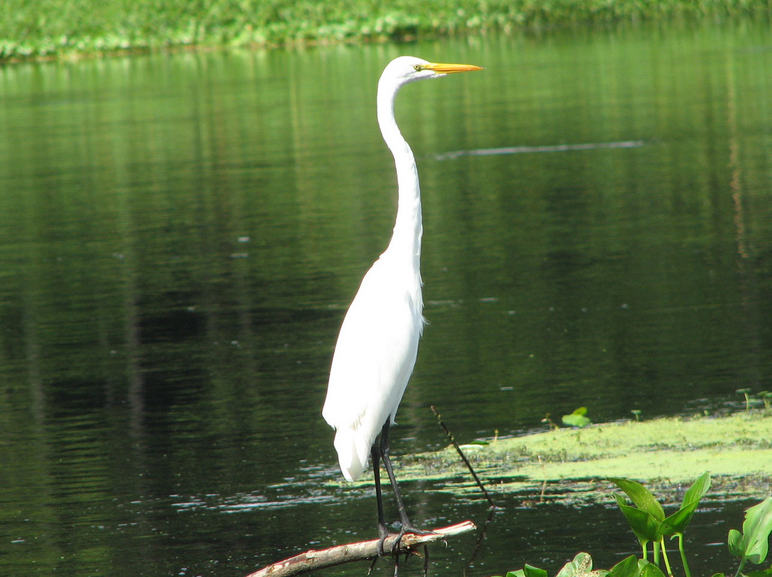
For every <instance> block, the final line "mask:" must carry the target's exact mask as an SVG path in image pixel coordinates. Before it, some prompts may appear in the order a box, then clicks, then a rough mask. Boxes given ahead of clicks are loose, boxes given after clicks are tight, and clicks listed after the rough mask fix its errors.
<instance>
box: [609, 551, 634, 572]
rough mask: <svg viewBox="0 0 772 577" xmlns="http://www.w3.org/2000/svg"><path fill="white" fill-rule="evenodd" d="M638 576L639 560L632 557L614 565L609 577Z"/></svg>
mask: <svg viewBox="0 0 772 577" xmlns="http://www.w3.org/2000/svg"><path fill="white" fill-rule="evenodd" d="M637 576H638V558H637V557H636V556H635V555H630V556H629V557H626V558H625V559H622V560H621V561H620V562H619V563H617V564H616V565H614V566H613V567H612V568H611V571H609V574H608V577H637Z"/></svg>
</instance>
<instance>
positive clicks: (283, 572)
mask: <svg viewBox="0 0 772 577" xmlns="http://www.w3.org/2000/svg"><path fill="white" fill-rule="evenodd" d="M475 529H476V527H475V525H474V523H472V522H471V521H464V522H463V523H458V524H456V525H450V526H449V527H441V528H439V529H433V532H432V533H429V534H428V535H415V534H413V533H406V534H405V535H404V536H403V537H402V540H401V541H400V543H399V552H400V553H408V552H411V551H412V550H413V549H414V548H415V547H417V546H419V545H424V544H426V543H432V542H434V541H442V540H445V539H446V538H447V537H453V536H455V535H461V534H462V533H468V532H470V531H474V530H475ZM379 541H380V539H373V540H371V541H359V542H357V543H346V544H344V545H336V546H335V547H330V548H329V549H319V550H315V549H310V550H308V551H306V552H305V553H300V554H299V555H295V556H294V557H290V558H289V559H284V560H283V561H278V562H276V563H273V564H271V565H268V566H267V567H263V568H262V569H260V570H259V571H255V572H254V573H250V574H249V575H247V577H269V576H270V577H289V576H290V575H298V574H300V573H305V572H307V571H313V570H315V569H322V568H323V567H332V566H334V565H340V564H341V563H349V562H351V561H365V560H367V559H373V558H375V557H377V556H378V542H379ZM396 541H397V535H396V534H391V535H389V536H388V537H387V538H386V541H384V543H383V551H384V553H393V552H394V551H393V549H394V544H395V542H396Z"/></svg>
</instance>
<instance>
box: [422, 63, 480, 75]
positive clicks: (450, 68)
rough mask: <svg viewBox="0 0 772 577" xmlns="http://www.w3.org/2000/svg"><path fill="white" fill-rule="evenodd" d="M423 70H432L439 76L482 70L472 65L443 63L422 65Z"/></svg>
mask: <svg viewBox="0 0 772 577" xmlns="http://www.w3.org/2000/svg"><path fill="white" fill-rule="evenodd" d="M422 68H424V69H425V70H433V71H434V72H438V73H440V74H452V73H454V72H472V71H474V70H482V67H480V66H475V65H474V64H445V63H443V62H432V63H431V64H424V65H423V66H422Z"/></svg>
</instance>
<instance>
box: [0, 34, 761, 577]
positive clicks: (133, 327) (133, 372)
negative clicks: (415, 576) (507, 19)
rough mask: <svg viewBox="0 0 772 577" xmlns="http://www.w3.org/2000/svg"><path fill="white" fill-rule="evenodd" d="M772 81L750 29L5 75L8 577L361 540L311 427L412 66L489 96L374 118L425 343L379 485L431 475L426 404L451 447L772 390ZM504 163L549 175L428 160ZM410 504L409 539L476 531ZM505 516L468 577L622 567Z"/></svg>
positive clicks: (415, 92)
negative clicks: (405, 224) (390, 100)
mask: <svg viewBox="0 0 772 577" xmlns="http://www.w3.org/2000/svg"><path fill="white" fill-rule="evenodd" d="M767 47H768V35H766V30H765V29H764V27H763V26H762V25H757V24H754V23H740V24H734V25H723V26H704V27H696V28H692V27H689V26H685V27H677V26H674V27H662V28H643V27H642V28H631V29H628V28H623V29H619V30H606V31H598V30H593V31H591V32H584V31H580V30H576V31H565V32H560V33H558V32H554V33H550V34H545V35H537V36H533V35H522V36H517V37H509V38H507V37H489V38H484V39H472V40H470V41H462V40H457V39H455V40H442V41H437V42H426V43H418V44H414V45H410V46H409V47H405V46H390V45H387V46H367V47H334V48H320V49H315V50H309V51H305V52H281V51H277V52H266V53H251V52H234V53H222V54H181V55H174V56H167V55H154V56H148V57H138V58H130V59H120V58H118V59H109V60H100V61H86V62H79V63H46V64H25V65H19V66H10V67H5V68H2V69H0V91H2V93H3V99H2V103H0V127H1V129H2V131H3V133H4V134H5V135H7V136H8V137H7V138H5V139H2V140H0V157H2V158H3V159H5V162H3V163H0V190H2V194H0V278H1V279H2V282H0V391H1V392H2V395H0V415H1V416H0V462H2V469H0V471H1V472H0V475H1V477H0V480H1V481H2V484H3V487H4V490H3V492H2V496H0V499H1V500H2V503H1V505H2V506H1V507H0V511H2V513H1V514H2V515H3V523H2V527H3V528H2V530H0V534H2V537H3V538H2V540H0V568H2V570H0V572H2V573H3V574H9V575H18V574H24V575H50V574H51V573H52V572H54V571H56V572H57V573H59V574H65V575H83V574H89V573H93V574H104V573H106V572H109V573H110V574H113V575H121V574H127V575H128V574H131V575H137V574H139V575H143V574H145V575H158V574H185V575H188V574H190V575H193V574H210V575H214V574H217V575H218V576H221V575H234V576H235V575H243V574H245V573H247V572H248V571H249V570H251V569H253V568H254V567H255V566H257V565H260V564H263V563H266V562H268V561H271V560H273V559H275V558H276V557H277V556H280V555H281V554H282V553H292V552H298V550H299V549H302V548H307V547H308V546H310V544H313V543H330V542H333V541H342V540H343V539H349V538H354V537H356V538H358V537H361V536H370V535H372V533H373V529H374V527H373V526H374V520H373V519H372V518H371V517H372V511H373V506H372V500H373V495H372V493H371V491H370V490H369V489H367V488H359V489H352V488H345V487H339V486H337V485H333V484H332V483H333V482H334V480H335V479H337V472H336V470H335V457H334V454H333V450H332V446H331V431H329V430H328V429H327V427H326V426H325V424H324V423H323V421H322V420H321V417H320V415H319V411H320V408H321V403H322V400H323V395H324V387H325V384H326V376H327V371H328V369H329V360H330V356H331V352H332V347H333V346H334V340H335V336H336V334H337V330H338V327H339V323H340V320H341V318H342V316H343V314H344V311H345V307H346V305H347V303H348V302H349V301H350V299H351V297H352V296H353V294H354V292H355V290H356V287H357V283H358V282H359V279H360V278H361V275H362V273H363V272H364V270H366V268H367V266H369V263H370V262H372V260H373V259H374V258H375V257H376V256H377V255H378V254H379V252H380V251H381V250H382V249H383V248H384V247H385V244H386V242H387V240H388V235H389V233H390V231H391V226H392V224H393V211H394V203H395V198H394V195H393V191H392V184H391V183H392V182H393V179H394V177H393V167H392V166H391V159H390V157H389V155H388V153H387V151H386V150H385V148H384V147H383V144H382V143H381V141H380V136H379V134H378V131H377V126H376V124H375V119H374V114H373V106H374V104H373V99H374V91H375V81H376V80H377V77H378V75H379V73H380V70H381V68H382V65H383V63H384V62H385V61H387V60H389V59H390V58H391V57H393V56H396V55H397V54H399V53H403V52H413V53H415V54H422V55H426V56H431V55H440V54H445V55H449V54H455V55H456V56H457V58H456V59H457V60H459V61H470V62H480V63H482V64H485V65H486V72H485V73H484V74H481V75H480V76H479V77H477V78H475V79H474V82H473V83H470V82H468V81H466V80H464V79H463V78H458V79H455V80H457V82H456V81H454V82H453V83H442V84H440V83H433V84H429V85H428V86H420V87H418V86H416V87H411V88H410V89H408V90H406V91H404V94H403V95H401V96H400V100H399V102H398V105H397V114H398V116H399V118H400V123H401V125H402V126H403V127H404V131H405V133H406V136H407V138H408V139H409V140H410V142H411V144H412V145H413V147H414V149H415V151H416V153H417V156H418V159H419V165H420V170H421V177H422V189H423V193H424V213H425V237H424V238H425V252H424V259H423V277H424V280H425V283H426V284H425V299H426V303H427V306H426V311H425V314H426V316H427V317H428V319H429V321H430V323H431V324H430V325H429V326H428V327H427V330H426V332H425V338H424V340H423V342H422V345H421V351H420V353H419V361H418V365H417V368H416V374H415V378H414V381H413V384H412V385H411V386H410V387H409V388H408V392H407V395H406V398H405V401H404V403H403V407H402V408H401V410H400V413H399V415H398V420H399V423H400V427H399V429H398V430H397V431H395V434H394V443H395V446H394V453H395V454H397V455H399V454H401V453H405V452H410V451H415V450H423V449H426V448H431V447H436V446H441V445H443V444H444V443H445V437H444V434H443V433H442V431H441V430H439V429H438V428H437V426H436V423H435V420H434V417H433V416H432V415H431V413H430V411H429V410H428V408H427V407H428V405H429V404H432V403H433V404H436V405H438V408H439V409H440V411H441V412H442V413H443V416H444V418H445V419H446V421H447V422H448V423H449V424H450V425H451V426H452V428H453V431H454V433H455V434H456V436H457V437H458V438H459V440H460V441H462V442H466V441H469V440H471V439H473V438H475V437H487V436H492V435H493V434H494V431H497V430H498V431H499V433H500V434H502V435H503V434H517V433H520V432H522V431H524V430H528V429H533V428H538V427H540V426H541V424H540V420H541V418H542V417H543V416H544V414H545V413H547V412H550V413H552V414H555V415H559V414H562V413H563V412H570V411H571V410H573V409H574V408H575V407H576V406H579V405H587V406H589V408H590V416H592V417H593V418H594V419H595V420H604V419H619V418H624V417H626V416H628V415H629V411H630V409H641V410H642V411H643V415H644V418H645V417H648V416H653V415H658V414H670V413H681V412H692V411H695V410H698V411H702V410H709V411H712V410H715V409H716V407H721V406H723V405H726V404H728V403H731V402H734V401H735V398H734V397H735V394H734V391H735V389H736V388H738V387H740V386H751V387H752V388H754V389H757V390H759V389H762V388H766V389H769V387H770V384H769V377H768V375H769V374H772V371H770V370H769V369H770V366H771V365H772V355H771V354H770V351H771V350H772V347H770V345H769V344H770V337H771V336H772V335H771V334H770V327H772V324H771V323H769V318H770V310H769V303H770V302H772V299H770V298H769V294H768V293H769V282H768V278H769V271H770V263H771V262H772V260H770V257H771V255H770V253H769V250H768V248H767V247H768V246H770V243H769V239H770V238H772V230H770V226H772V225H771V224H770V223H772V218H770V216H771V215H770V206H772V204H771V203H769V202H768V196H769V182H770V174H772V169H771V168H770V157H769V154H768V153H767V151H769V150H770V149H772V142H771V141H770V134H772V127H770V126H769V115H768V114H766V110H767V104H766V103H767V102H768V101H769V98H767V95H768V94H769V93H770V87H769V78H770V77H769V75H767V74H763V73H761V72H760V71H764V70H767V69H769V67H770V63H769V58H770V54H772V52H771V51H769V50H768V49H767ZM341 86H345V87H347V89H346V90H341V89H340V88H339V87H341ZM639 141H642V142H644V143H645V145H644V146H630V147H618V146H617V147H600V148H592V149H588V150H585V149H581V150H578V149H576V147H577V146H581V145H583V144H586V143H636V142H639ZM502 148H508V149H513V148H514V149H515V150H550V151H552V152H551V153H550V154H495V155H490V154H485V155H470V154H464V155H460V156H456V157H453V158H445V159H443V160H439V159H438V157H437V155H442V154H447V153H449V152H452V151H480V150H490V149H502ZM432 489H433V487H432V486H431V485H419V484H414V485H412V486H409V487H408V488H407V489H406V491H407V493H408V499H410V500H411V501H412V502H410V503H409V507H410V509H411V511H412V510H415V511H416V513H415V515H416V521H419V520H421V521H423V522H424V523H426V524H427V525H431V524H433V523H435V522H436V523H440V522H454V521H458V520H459V519H460V518H466V517H472V518H474V519H475V520H480V518H482V517H484V516H485V514H486V512H485V505H484V503H481V502H480V501H472V502H466V501H463V500H459V499H456V498H454V497H452V496H449V495H446V494H442V493H439V492H433V491H432ZM505 499H506V503H505V504H506V506H507V508H506V513H504V514H502V515H501V516H498V517H497V518H496V519H495V520H494V523H493V525H492V526H491V528H490V529H489V531H488V540H487V541H486V543H489V546H488V545H486V547H485V548H484V549H483V551H482V552H480V553H479V554H478V555H477V557H476V561H475V563H474V565H473V567H472V568H471V569H469V572H470V573H473V574H476V575H481V576H482V575H487V574H492V573H500V572H502V571H504V570H506V569H511V568H514V567H516V566H518V564H519V563H521V562H522V561H523V560H526V559H527V560H528V561H529V562H532V563H534V564H537V565H538V564H541V565H545V566H549V567H554V566H557V565H559V564H562V562H564V561H565V557H567V556H571V555H573V554H574V553H575V552H576V551H577V550H578V549H579V548H582V547H588V548H590V547H592V548H593V550H592V552H593V554H598V555H599V556H600V560H601V562H602V563H605V564H610V563H611V562H613V559H609V558H608V557H603V555H611V552H619V551H632V550H634V549H635V546H634V543H633V541H632V538H631V537H630V536H627V537H622V536H621V535H622V534H623V531H622V529H620V526H621V523H622V521H623V520H622V519H617V517H616V516H613V515H611V514H607V513H608V512H607V511H606V510H605V509H604V508H603V507H598V506H591V507H586V508H581V509H580V510H579V511H576V510H574V509H573V508H561V507H560V506H557V507H556V508H554V509H553V508H552V506H536V507H533V508H530V507H529V508H522V507H519V505H520V502H519V501H518V499H517V498H505ZM722 507H723V506H722ZM738 507H739V506H738ZM738 510H739V509H738ZM224 513H228V514H224ZM719 513H721V514H719ZM722 515H723V512H719V511H717V512H716V518H717V519H722V518H727V519H728V518H729V515H727V517H723V516H722ZM738 518H739V515H735V517H734V519H738ZM234 519H237V521H234ZM299 520H301V522H298V521H299ZM719 522H720V521H716V523H719ZM577 523H578V525H577ZM583 523H586V524H587V526H588V527H592V528H594V529H595V530H594V531H590V530H589V529H588V530H587V531H584V530H582V529H581V527H582V526H583V525H582V524H583ZM720 529H721V530H720V531H719V533H720V535H719V537H715V538H712V537H706V539H704V540H703V542H705V541H710V540H711V539H712V540H716V539H720V538H723V535H725V533H726V531H725V530H724V527H720ZM714 530H715V527H713V526H711V527H708V526H706V527H705V534H706V535H716V534H718V533H713V532H712V531H714ZM567 533H570V535H569V534H567ZM591 533H592V534H597V535H600V537H599V540H598V541H593V540H592V539H590V538H589V537H588V535H590V534H591ZM609 535H613V536H615V537H614V538H615V539H616V538H617V537H616V536H619V537H618V538H619V539H620V541H619V542H618V543H612V542H609V541H608V536H609ZM700 536H701V535H700ZM628 538H629V543H628V541H627V540H625V541H624V542H623V541H622V540H623V539H628ZM572 539H573V540H572ZM473 546H474V542H473V540H471V541H470V542H469V543H460V544H459V548H458V549H455V548H454V549H452V550H449V551H447V552H442V553H438V554H437V557H438V560H437V563H438V566H440V567H447V568H448V571H457V570H458V568H459V567H460V566H461V565H460V563H461V557H463V555H464V554H465V553H466V552H468V551H469V550H470V549H471V548H473ZM713 554H714V552H713V550H706V551H701V553H700V555H701V556H702V558H705V559H708V560H710V559H712V555H713ZM716 554H717V553H716ZM30 560H33V561H34V563H30ZM705 566H706V567H707V566H709V563H708V562H706V565H705ZM721 566H722V567H723V566H724V565H721ZM712 569H715V567H712ZM379 570H389V568H381V569H379ZM347 571H349V570H348V569H346V570H343V571H342V572H343V573H346V572H347ZM351 571H357V572H358V571H359V569H358V568H357V569H353V568H352V569H351Z"/></svg>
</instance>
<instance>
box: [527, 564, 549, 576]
mask: <svg viewBox="0 0 772 577" xmlns="http://www.w3.org/2000/svg"><path fill="white" fill-rule="evenodd" d="M523 575H524V576H525V577H547V572H546V571H545V570H544V569H539V568H538V567H534V566H533V565H529V564H528V563H526V564H525V565H523Z"/></svg>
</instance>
